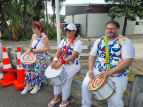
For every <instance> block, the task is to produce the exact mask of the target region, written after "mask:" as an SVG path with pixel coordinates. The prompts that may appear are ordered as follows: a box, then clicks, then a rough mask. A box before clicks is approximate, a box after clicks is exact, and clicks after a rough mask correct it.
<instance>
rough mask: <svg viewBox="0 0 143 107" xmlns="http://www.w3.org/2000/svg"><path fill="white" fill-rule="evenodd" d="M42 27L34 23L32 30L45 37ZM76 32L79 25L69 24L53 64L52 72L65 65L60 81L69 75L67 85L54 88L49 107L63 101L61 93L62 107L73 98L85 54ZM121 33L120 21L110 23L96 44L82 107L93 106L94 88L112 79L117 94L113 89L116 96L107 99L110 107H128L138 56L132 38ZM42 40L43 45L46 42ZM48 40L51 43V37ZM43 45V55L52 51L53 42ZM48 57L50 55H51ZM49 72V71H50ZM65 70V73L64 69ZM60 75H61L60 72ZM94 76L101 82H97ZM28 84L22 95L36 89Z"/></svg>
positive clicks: (63, 84) (89, 61)
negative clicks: (127, 96) (73, 85)
mask: <svg viewBox="0 0 143 107" xmlns="http://www.w3.org/2000/svg"><path fill="white" fill-rule="evenodd" d="M34 25H36V27H34ZM39 26H41V24H40V23H38V22H34V24H33V28H32V29H33V31H35V33H36V30H37V32H39V33H38V34H41V29H40V27H39ZM38 28H39V29H38ZM76 30H77V28H76V26H75V25H74V24H72V23H70V24H68V26H67V27H66V28H65V32H66V38H64V39H63V40H62V41H61V43H60V45H59V48H58V50H57V52H56V53H55V57H54V59H53V62H52V63H51V65H50V68H51V69H54V70H51V71H52V72H54V71H56V70H59V68H61V66H63V68H64V71H65V72H63V74H62V75H61V76H59V80H58V81H60V79H61V78H62V77H64V75H66V77H64V82H61V83H60V84H58V85H55V86H54V98H53V99H52V100H51V101H50V102H49V103H48V107H53V106H54V105H55V104H57V103H58V102H59V101H60V93H62V101H61V104H60V105H59V107H66V106H67V105H68V103H69V101H68V100H67V99H68V98H69V95H70V89H71V83H72V80H73V76H74V75H75V74H76V73H77V72H78V71H79V70H80V67H81V63H80V53H81V51H82V43H81V41H80V40H79V39H78V38H77V35H76ZM119 30H120V25H119V23H118V22H116V21H109V22H107V23H106V30H105V36H103V37H100V38H98V39H97V40H96V41H95V43H94V46H93V48H92V50H91V52H90V55H89V59H88V68H89V71H88V72H87V75H86V77H85V78H84V80H83V84H82V107H90V106H91V104H92V102H91V97H92V94H91V93H90V90H94V88H95V87H96V86H99V85H100V87H102V85H103V84H105V82H106V81H108V80H109V81H108V82H109V86H110V85H111V88H112V87H115V88H114V89H113V91H112V90H111V91H110V90H109V91H110V92H112V93H111V94H110V95H109V97H108V98H107V100H108V107H124V103H123V100H122V96H123V93H124V91H125V90H126V87H127V83H128V73H129V71H130V67H129V66H130V65H131V63H132V61H133V59H134V57H135V49H134V46H133V44H132V42H131V41H130V40H129V39H128V38H126V37H124V36H122V35H119V34H118V33H119ZM34 37H35V36H34V35H33V37H32V40H33V41H34V39H35V38H34ZM38 37H40V35H39V36H38ZM38 37H37V39H38ZM42 38H43V36H42ZM42 40H43V39H42ZM42 40H41V41H40V42H42ZM46 40H47V41H48V39H47V38H46ZM33 41H32V42H33ZM32 42H31V46H32ZM41 45H43V47H44V48H43V50H42V52H46V51H47V50H49V42H48V44H46V43H45V42H44V44H41ZM46 46H47V47H46ZM44 49H45V50H44ZM31 50H32V49H29V50H28V53H30V51H31ZM39 50H40V49H39ZM32 51H33V52H35V53H36V49H33V50H32ZM44 55H47V53H46V54H44ZM44 57H45V56H44ZM43 60H44V59H43ZM47 69H48V70H49V68H47ZM44 70H45V69H44ZM61 71H63V69H62V70H61ZM26 75H27V77H29V76H30V74H29V71H27V74H26ZM54 75H55V74H54ZM58 75H60V72H59V74H58ZM46 76H47V78H48V74H46ZM97 76H98V77H97ZM50 77H53V75H52V74H50V75H49V78H50ZM94 77H95V78H96V79H97V80H95V78H94ZM65 78H66V81H65ZM62 79H63V78H62ZM54 81H55V80H52V79H51V82H52V83H53V84H54ZM92 81H94V87H92V86H89V83H91V85H92V84H93V83H92ZM95 81H96V82H95ZM25 83H27V84H26V85H27V86H26V87H25V89H24V90H23V91H22V93H21V94H26V93H27V92H28V91H29V90H30V89H32V88H33V86H35V85H34V84H32V86H30V87H29V85H31V83H29V82H25ZM40 83H41V81H40ZM98 83H99V84H98ZM113 83H114V84H115V86H114V84H113ZM40 85H41V84H40ZM40 85H38V84H36V88H33V89H34V90H33V91H32V92H31V93H32V94H35V93H36V92H37V91H38V90H39V89H40ZM37 87H38V88H37ZM98 88H99V87H96V88H95V89H96V90H98ZM105 90H106V89H105ZM103 91H104V88H103ZM106 91H107V90H106Z"/></svg>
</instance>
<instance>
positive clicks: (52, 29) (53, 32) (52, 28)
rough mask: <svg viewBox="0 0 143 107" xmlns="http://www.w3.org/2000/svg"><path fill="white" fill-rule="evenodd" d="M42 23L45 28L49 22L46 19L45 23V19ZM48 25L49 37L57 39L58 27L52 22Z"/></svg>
mask: <svg viewBox="0 0 143 107" xmlns="http://www.w3.org/2000/svg"><path fill="white" fill-rule="evenodd" d="M40 23H41V24H42V26H43V28H45V27H46V28H47V22H46V21H45V24H44V21H41V22H40ZM48 27H49V33H48V39H50V40H51V39H54V40H56V39H57V29H56V27H55V26H53V24H52V23H49V24H48ZM45 31H46V29H45Z"/></svg>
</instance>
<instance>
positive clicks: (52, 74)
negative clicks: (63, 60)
mask: <svg viewBox="0 0 143 107" xmlns="http://www.w3.org/2000/svg"><path fill="white" fill-rule="evenodd" d="M45 75H46V77H47V78H48V79H49V80H50V82H51V83H52V84H53V85H61V84H63V83H64V82H65V81H66V79H67V73H66V71H65V69H64V67H60V68H59V69H57V70H55V69H52V68H51V65H49V66H48V67H47V68H46V71H45Z"/></svg>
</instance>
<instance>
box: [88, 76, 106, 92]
mask: <svg viewBox="0 0 143 107" xmlns="http://www.w3.org/2000/svg"><path fill="white" fill-rule="evenodd" d="M97 76H98V75H96V76H94V78H95V77H97ZM90 81H91V80H90ZM106 82H107V78H106V81H105V83H106ZM105 83H104V84H105ZM89 84H90V82H89V83H88V90H90V89H89ZM104 84H103V85H104ZM103 85H102V86H103ZM102 86H100V87H99V88H98V89H100V88H101V87H102ZM98 89H95V90H90V91H96V90H98Z"/></svg>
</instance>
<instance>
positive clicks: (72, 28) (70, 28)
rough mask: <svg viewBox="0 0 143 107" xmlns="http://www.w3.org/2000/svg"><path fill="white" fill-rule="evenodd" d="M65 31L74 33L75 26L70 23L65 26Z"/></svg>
mask: <svg viewBox="0 0 143 107" xmlns="http://www.w3.org/2000/svg"><path fill="white" fill-rule="evenodd" d="M65 29H69V30H75V31H76V26H75V25H74V24H73V23H70V24H68V25H67V27H65V28H64V30H65Z"/></svg>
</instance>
